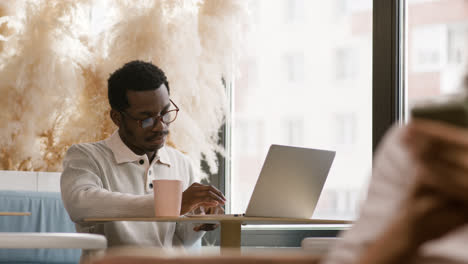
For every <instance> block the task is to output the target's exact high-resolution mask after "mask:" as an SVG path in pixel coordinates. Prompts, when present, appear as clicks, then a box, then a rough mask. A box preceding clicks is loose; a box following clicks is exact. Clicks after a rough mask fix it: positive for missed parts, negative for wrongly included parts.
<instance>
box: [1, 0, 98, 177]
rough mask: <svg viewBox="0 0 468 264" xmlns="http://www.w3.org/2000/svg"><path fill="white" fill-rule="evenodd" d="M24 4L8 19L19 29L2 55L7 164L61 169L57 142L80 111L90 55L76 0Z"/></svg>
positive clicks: (3, 140) (4, 157)
mask: <svg viewBox="0 0 468 264" xmlns="http://www.w3.org/2000/svg"><path fill="white" fill-rule="evenodd" d="M9 2H11V4H13V2H14V0H11V1H9ZM19 6H20V7H21V8H17V9H16V10H15V13H14V15H13V16H11V17H9V18H8V19H7V23H11V24H14V25H16V28H15V32H13V33H12V34H11V35H10V36H9V37H8V39H7V40H6V41H4V43H3V47H2V48H3V50H2V53H1V54H0V92H1V94H2V97H0V105H2V112H1V114H0V150H1V153H0V155H1V160H2V169H10V170H56V169H57V167H58V166H57V164H58V163H59V162H57V160H56V158H57V156H56V154H57V152H63V150H62V149H55V148H54V146H55V145H56V142H55V141H56V140H57V139H58V138H60V137H61V134H62V132H63V126H64V125H65V124H66V122H67V119H68V118H69V117H70V115H72V114H73V112H74V103H73V102H74V98H76V97H77V95H78V94H80V92H81V91H82V89H83V87H84V81H85V80H84V78H83V73H82V67H83V66H85V65H87V64H88V61H89V58H90V57H89V53H88V51H87V48H86V47H85V46H84V45H83V44H82V43H81V42H80V41H79V36H78V35H77V34H76V33H77V32H79V29H80V25H78V24H76V23H75V22H76V20H74V18H76V16H78V14H77V10H78V9H77V3H76V1H72V0H69V1H65V0H57V1H26V2H25V3H24V5H18V7H19ZM54 156H55V157H54ZM58 157H60V155H58Z"/></svg>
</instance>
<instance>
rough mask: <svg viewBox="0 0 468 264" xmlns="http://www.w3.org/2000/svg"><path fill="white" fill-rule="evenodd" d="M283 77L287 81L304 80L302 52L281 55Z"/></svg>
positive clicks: (296, 81)
mask: <svg viewBox="0 0 468 264" xmlns="http://www.w3.org/2000/svg"><path fill="white" fill-rule="evenodd" d="M283 67H284V74H285V79H286V81H287V82H289V83H298V82H302V81H303V80H304V54H303V53H300V52H297V53H289V52H287V53H285V54H284V55H283Z"/></svg>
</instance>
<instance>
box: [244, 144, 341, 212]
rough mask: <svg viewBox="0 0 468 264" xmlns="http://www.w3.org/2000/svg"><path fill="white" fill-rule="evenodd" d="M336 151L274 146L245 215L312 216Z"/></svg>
mask: <svg viewBox="0 0 468 264" xmlns="http://www.w3.org/2000/svg"><path fill="white" fill-rule="evenodd" d="M334 158H335V151H329V150H320V149H310V148H301V147H291V146H282V145H271V146H270V149H269V151H268V154H267V156H266V158H265V162H264V163H263V167H262V170H261V172H260V176H259V177H258V180H257V183H256V185H255V188H254V190H253V193H252V196H251V197H250V201H249V205H248V206H247V210H246V212H245V216H256V217H287V218H311V217H312V214H313V213H314V209H315V206H316V205H317V202H318V199H319V197H320V193H321V192H322V189H323V185H324V184H325V180H326V179H327V176H328V172H329V171H330V168H331V165H332V163H333V160H334Z"/></svg>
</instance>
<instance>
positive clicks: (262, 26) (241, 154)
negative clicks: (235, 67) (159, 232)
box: [226, 0, 372, 219]
mask: <svg viewBox="0 0 468 264" xmlns="http://www.w3.org/2000/svg"><path fill="white" fill-rule="evenodd" d="M261 3H262V4H259V5H257V6H256V7H258V9H252V10H251V13H252V16H257V15H259V14H261V19H259V20H258V23H257V24H251V25H250V26H251V28H250V31H249V32H252V33H249V35H248V38H247V39H246V47H248V50H247V51H246V52H245V54H244V58H243V61H246V62H248V63H247V64H248V65H255V68H256V70H255V71H254V72H255V76H256V77H255V81H256V85H255V86H254V87H252V86H251V84H250V83H249V84H246V83H245V80H246V79H248V77H247V76H249V75H250V72H249V71H250V70H251V67H249V66H248V65H244V66H243V67H242V68H241V69H240V71H241V74H240V79H239V80H237V81H236V82H235V84H234V85H233V89H232V94H233V95H232V98H235V100H240V99H239V98H242V102H248V103H239V102H237V101H234V102H233V104H232V107H233V108H232V110H231V112H232V116H231V118H232V124H233V127H232V133H231V136H232V141H231V142H232V144H231V152H230V153H231V155H230V157H231V159H230V161H231V168H232V169H231V171H230V173H231V174H230V182H228V183H227V186H226V187H227V188H228V193H230V194H231V197H230V200H229V201H230V209H231V212H243V211H245V209H246V206H247V203H248V201H249V198H250V195H251V193H252V190H253V187H254V185H255V182H256V180H257V177H258V175H259V172H260V170H261V166H262V164H263V161H264V159H265V155H266V153H267V151H268V148H269V146H270V145H271V144H286V145H297V146H302V147H310V148H320V149H332V150H336V151H337V156H336V158H335V161H334V163H333V166H332V169H331V171H330V174H329V176H328V179H327V182H326V184H325V187H324V190H323V195H322V197H321V198H320V201H319V204H318V206H317V210H316V211H315V215H314V216H315V217H320V216H326V217H327V218H342V219H353V218H354V217H356V213H357V205H358V204H359V203H360V199H362V197H364V195H362V194H363V192H364V191H365V186H366V182H367V180H368V177H369V175H370V170H371V158H372V141H371V140H372V136H371V134H372V114H371V113H372V99H371V98H372V82H371V80H372V78H371V72H372V49H371V48H370V47H371V45H372V27H369V23H368V22H369V21H371V20H372V1H371V0H360V1H345V3H346V5H347V6H346V7H345V8H346V9H347V10H349V12H347V14H346V15H344V16H343V17H342V18H341V19H339V20H337V19H336V8H337V7H336V2H335V1H268V4H265V3H266V1H261ZM355 3H357V4H359V5H358V6H355ZM285 5H287V6H286V7H285ZM256 12H258V13H256ZM301 13H302V14H303V16H304V17H307V19H303V20H302V22H301V23H294V24H284V23H283V21H284V14H287V15H286V17H287V18H288V19H289V18H290V19H292V18H293V17H301V16H302V15H298V14H301ZM309 18H310V19H309ZM363 21H365V22H366V23H363ZM272 29H274V30H272ZM336 47H339V48H338V49H336ZM358 68H359V69H363V70H358ZM242 76H243V77H242ZM334 79H340V80H348V79H352V80H353V82H350V83H348V82H347V83H346V89H341V88H342V87H343V83H342V82H333V81H330V80H334ZM291 84H296V86H298V87H301V88H302V89H293V88H292V87H291ZM337 91H340V92H337ZM342 112H343V114H339V115H337V114H336V113H342ZM349 113H351V114H349ZM254 120H256V121H254ZM358 120H359V122H358ZM259 124H261V125H259ZM236 129H238V131H236ZM259 131H260V132H259ZM357 134H359V135H360V137H359V138H360V140H358V138H357V136H356V135H357ZM350 150H352V151H350ZM350 175H352V176H350Z"/></svg>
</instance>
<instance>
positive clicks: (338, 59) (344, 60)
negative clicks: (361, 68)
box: [334, 47, 359, 81]
mask: <svg viewBox="0 0 468 264" xmlns="http://www.w3.org/2000/svg"><path fill="white" fill-rule="evenodd" d="M358 58H359V56H357V54H356V50H354V49H353V48H351V47H345V48H338V49H337V50H336V54H335V65H334V68H335V79H336V80H340V81H342V80H352V79H354V78H355V77H356V75H357V74H358V65H359V63H358Z"/></svg>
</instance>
